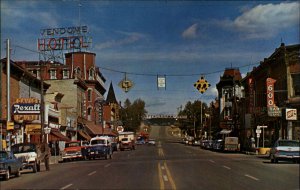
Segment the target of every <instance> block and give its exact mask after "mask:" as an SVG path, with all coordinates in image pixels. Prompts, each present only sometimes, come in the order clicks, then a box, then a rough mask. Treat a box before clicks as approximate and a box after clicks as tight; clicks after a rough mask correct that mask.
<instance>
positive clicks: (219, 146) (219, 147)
mask: <svg viewBox="0 0 300 190" xmlns="http://www.w3.org/2000/svg"><path fill="white" fill-rule="evenodd" d="M212 148H213V150H214V151H223V150H224V140H223V139H216V140H214V141H213V144H212Z"/></svg>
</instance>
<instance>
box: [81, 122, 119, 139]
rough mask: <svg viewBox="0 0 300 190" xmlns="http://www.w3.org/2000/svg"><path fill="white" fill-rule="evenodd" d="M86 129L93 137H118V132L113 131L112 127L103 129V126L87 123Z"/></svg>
mask: <svg viewBox="0 0 300 190" xmlns="http://www.w3.org/2000/svg"><path fill="white" fill-rule="evenodd" d="M86 128H87V129H88V131H89V132H90V133H89V134H92V135H108V136H114V137H116V136H118V134H117V132H116V131H113V130H112V129H111V128H110V127H106V128H104V129H103V128H102V126H101V125H99V124H98V125H97V124H95V123H94V122H86Z"/></svg>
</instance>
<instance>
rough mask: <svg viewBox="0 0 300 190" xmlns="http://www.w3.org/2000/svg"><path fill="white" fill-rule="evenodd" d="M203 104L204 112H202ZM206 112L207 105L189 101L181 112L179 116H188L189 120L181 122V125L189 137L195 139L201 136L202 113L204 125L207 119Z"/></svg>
mask: <svg viewBox="0 0 300 190" xmlns="http://www.w3.org/2000/svg"><path fill="white" fill-rule="evenodd" d="M201 104H202V110H201ZM205 110H207V105H206V103H203V102H201V101H200V100H196V101H194V102H193V103H192V102H190V101H188V102H187V103H186V105H185V107H184V109H183V110H180V112H179V114H178V116H186V118H187V119H185V120H181V121H179V122H180V125H181V126H182V130H184V131H186V132H187V133H188V135H192V136H194V137H199V136H201V133H200V132H202V131H203V127H202V126H201V113H202V124H203V119H204V117H205V113H206V112H205Z"/></svg>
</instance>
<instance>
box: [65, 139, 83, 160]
mask: <svg viewBox="0 0 300 190" xmlns="http://www.w3.org/2000/svg"><path fill="white" fill-rule="evenodd" d="M85 148H86V146H85V145H84V142H82V141H70V142H66V144H65V149H64V151H63V153H62V160H63V162H65V161H71V160H82V159H85V152H86V151H85Z"/></svg>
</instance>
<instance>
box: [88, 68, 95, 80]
mask: <svg viewBox="0 0 300 190" xmlns="http://www.w3.org/2000/svg"><path fill="white" fill-rule="evenodd" d="M94 75H95V70H94V68H91V69H90V70H89V80H94Z"/></svg>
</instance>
